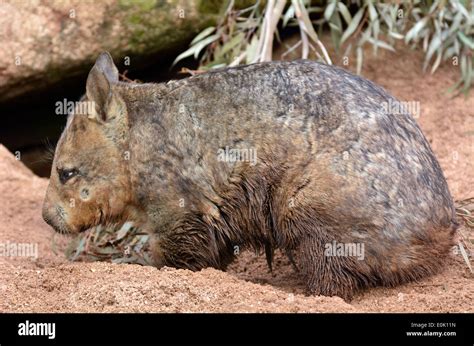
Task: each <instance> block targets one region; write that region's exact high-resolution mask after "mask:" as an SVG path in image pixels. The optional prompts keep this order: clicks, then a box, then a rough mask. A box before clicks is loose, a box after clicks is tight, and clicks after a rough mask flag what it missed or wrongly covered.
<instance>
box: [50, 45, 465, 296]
mask: <svg viewBox="0 0 474 346" xmlns="http://www.w3.org/2000/svg"><path fill="white" fill-rule="evenodd" d="M83 101H93V102H94V109H93V110H92V111H91V112H88V114H80V113H78V112H75V114H71V115H69V118H68V124H67V126H66V129H65V131H64V133H63V135H62V137H61V139H60V141H59V143H58V146H57V149H56V154H55V159H54V162H53V171H52V174H51V180H50V186H49V188H48V192H47V196H46V199H45V204H44V212H43V215H44V218H45V220H47V222H49V223H50V224H51V225H52V226H53V227H54V228H55V229H57V230H59V231H62V232H79V231H81V230H84V229H86V228H88V227H90V226H93V225H97V224H100V223H107V222H111V221H114V222H120V221H125V220H131V221H133V222H135V224H137V225H138V226H140V227H142V228H143V229H145V230H147V231H148V232H149V233H150V234H151V235H153V250H154V255H155V256H154V257H155V259H156V264H157V266H162V265H169V266H174V267H178V268H189V269H192V270H199V269H201V268H204V267H208V266H212V267H215V268H221V269H225V268H226V266H227V265H228V264H229V263H230V262H231V261H232V260H234V258H235V256H236V255H235V254H236V251H235V250H236V249H238V250H239V251H241V250H243V249H245V248H253V249H256V250H265V253H266V255H267V258H268V259H269V262H270V263H271V258H272V253H273V250H274V249H277V248H278V249H282V250H283V251H285V252H286V253H287V254H288V255H289V256H290V257H291V258H293V257H294V258H295V262H296V263H295V264H296V266H297V267H298V268H299V270H300V272H301V274H302V275H303V276H304V278H305V280H306V283H307V287H308V290H309V291H310V292H311V293H314V294H322V295H329V296H332V295H339V296H342V297H344V298H350V297H351V296H352V295H353V293H354V292H356V291H357V290H359V289H361V288H364V287H369V286H375V285H389V286H393V285H397V284H399V283H402V282H406V281H409V280H415V279H418V278H421V277H423V276H426V275H429V274H431V273H434V272H436V271H437V270H438V269H439V268H440V267H441V266H442V264H443V261H444V258H445V256H446V255H447V254H448V252H449V249H450V247H451V246H452V243H453V234H454V231H455V229H456V227H457V223H456V220H455V212H454V207H453V202H452V198H451V196H450V193H449V190H448V187H447V184H446V181H445V179H444V177H443V174H442V171H441V168H440V166H439V164H438V162H437V160H436V158H435V157H434V155H433V153H432V151H431V149H430V147H429V145H428V143H427V141H426V139H425V138H424V136H423V134H422V133H421V131H420V129H419V127H418V126H417V124H416V122H415V120H414V119H413V117H412V116H411V115H410V114H409V113H408V112H407V111H405V110H402V111H400V112H394V111H393V110H391V109H389V108H387V107H386V105H387V104H390V103H397V102H398V101H397V100H396V99H394V98H393V97H392V96H390V95H389V94H387V92H386V91H384V90H383V89H382V88H380V87H378V86H376V85H375V84H373V83H371V82H370V81H367V80H365V79H363V78H361V77H358V76H354V75H352V74H350V73H349V72H347V71H345V70H343V69H340V68H337V67H332V66H327V65H322V64H319V63H315V62H311V61H295V62H271V63H261V64H254V65H248V66H241V67H236V68H227V69H222V70H217V71H213V72H209V73H205V74H202V75H197V76H194V77H191V78H187V79H184V80H180V81H173V82H169V83H167V84H141V85H140V84H134V83H122V82H119V81H118V73H117V69H116V67H115V66H114V65H113V62H112V59H111V57H110V56H109V55H108V54H107V53H104V54H102V55H101V56H100V57H99V58H98V60H97V62H96V65H95V66H94V68H93V69H92V70H91V73H90V74H89V77H88V81H87V88H86V96H85V97H84V99H83ZM229 148H230V149H229ZM229 150H233V151H229ZM225 152H227V153H233V154H231V155H230V156H229V155H227V156H224V154H223V153H225ZM250 152H253V153H254V160H251V159H249V156H245V157H244V155H245V153H246V154H248V153H250ZM232 155H233V156H232ZM239 155H240V156H239ZM65 172H66V173H65ZM68 172H73V173H71V174H70V177H69V178H68V179H65V178H62V179H63V181H61V179H60V175H62V176H64V175H65V174H66V175H67V174H68ZM330 244H343V245H344V244H359V245H360V244H363V246H364V248H363V254H362V255H363V256H362V257H363V258H361V257H356V256H354V254H350V253H349V254H348V253H338V254H337V255H334V254H333V255H330V254H328V252H327V251H328V245H330Z"/></svg>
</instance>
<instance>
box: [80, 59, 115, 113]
mask: <svg viewBox="0 0 474 346" xmlns="http://www.w3.org/2000/svg"><path fill="white" fill-rule="evenodd" d="M117 82H118V70H117V67H115V65H114V61H113V60H112V57H111V56H110V54H109V53H108V52H103V53H101V54H100V55H99V57H98V58H97V60H96V62H95V65H94V67H92V69H91V71H90V72H89V76H88V77H87V84H86V95H87V98H88V99H89V101H92V102H94V103H95V107H94V108H95V111H96V112H95V114H90V115H89V117H91V118H96V119H97V120H102V121H104V120H106V115H107V106H108V103H109V101H110V99H111V98H112V84H114V83H117Z"/></svg>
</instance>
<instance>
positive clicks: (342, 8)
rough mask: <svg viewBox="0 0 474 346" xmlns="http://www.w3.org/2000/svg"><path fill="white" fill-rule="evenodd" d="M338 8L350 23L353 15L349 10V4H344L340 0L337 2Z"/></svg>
mask: <svg viewBox="0 0 474 346" xmlns="http://www.w3.org/2000/svg"><path fill="white" fill-rule="evenodd" d="M337 8H338V9H339V12H340V13H341V15H342V17H343V18H344V20H345V21H346V23H347V25H349V24H350V23H351V21H352V16H351V13H350V12H349V10H348V9H347V6H346V5H344V3H343V2H341V1H339V2H338V3H337Z"/></svg>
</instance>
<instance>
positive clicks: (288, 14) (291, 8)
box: [283, 5, 295, 27]
mask: <svg viewBox="0 0 474 346" xmlns="http://www.w3.org/2000/svg"><path fill="white" fill-rule="evenodd" d="M294 17H295V7H294V6H293V5H290V6H289V7H288V10H286V13H285V15H284V16H283V27H286V25H287V24H288V21H289V20H290V19H291V18H294Z"/></svg>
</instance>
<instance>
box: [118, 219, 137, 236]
mask: <svg viewBox="0 0 474 346" xmlns="http://www.w3.org/2000/svg"><path fill="white" fill-rule="evenodd" d="M132 226H133V223H131V222H130V221H127V222H125V223H124V224H123V226H122V227H121V228H120V229H119V230H118V232H117V235H116V237H115V240H120V239H122V238H124V237H125V236H126V235H127V233H128V232H129V231H130V229H131V228H132Z"/></svg>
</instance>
